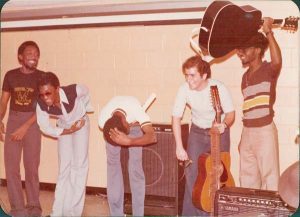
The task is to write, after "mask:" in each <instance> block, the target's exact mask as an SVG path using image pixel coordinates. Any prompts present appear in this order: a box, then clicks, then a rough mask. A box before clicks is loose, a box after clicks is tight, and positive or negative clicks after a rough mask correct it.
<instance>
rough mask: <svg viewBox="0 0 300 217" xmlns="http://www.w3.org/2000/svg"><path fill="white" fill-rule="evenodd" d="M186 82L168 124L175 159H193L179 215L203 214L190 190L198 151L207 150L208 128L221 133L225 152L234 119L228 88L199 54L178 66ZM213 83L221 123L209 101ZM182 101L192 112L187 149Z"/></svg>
mask: <svg viewBox="0 0 300 217" xmlns="http://www.w3.org/2000/svg"><path fill="white" fill-rule="evenodd" d="M182 71H183V74H184V76H185V80H186V82H185V83H184V84H182V85H181V86H180V88H179V90H178V93H177V96H176V99H175V104H174V107H173V113H172V128H173V133H174V137H175V141H176V155H177V158H178V160H181V161H186V160H191V161H192V162H193V163H192V164H191V165H190V166H188V167H187V168H186V169H185V175H186V185H185V193H184V200H183V210H182V215H183V216H204V215H207V214H208V213H207V212H204V211H202V210H200V209H198V208H196V207H195V206H194V205H193V201H192V192H193V187H194V184H195V181H196V179H197V174H198V165H197V162H198V158H199V156H200V155H201V154H203V153H206V152H210V146H211V145H210V144H211V140H210V138H211V136H210V129H211V128H212V127H213V128H215V129H214V130H218V131H219V133H220V134H221V147H220V149H221V151H226V152H229V150H230V134H229V128H230V126H231V125H232V124H233V122H234V118H235V111H234V107H233V104H232V99H231V96H230V93H229V91H228V89H227V88H226V87H225V86H224V84H223V83H221V82H220V81H217V80H214V79H211V78H210V76H211V70H210V65H209V64H208V63H207V62H206V61H204V60H202V58H201V57H200V56H193V57H190V58H189V59H187V60H186V61H185V63H184V64H183V66H182ZM211 86H217V87H218V90H219V95H220V102H221V106H222V109H223V114H222V116H221V123H219V124H217V123H214V119H215V116H216V112H215V110H214V108H213V105H212V102H211V94H210V87H211ZM186 105H188V106H189V107H190V109H191V112H192V123H191V128H190V133H189V138H188V146H187V150H185V149H184V147H183V143H182V138H181V127H180V126H181V118H182V116H183V113H184V110H185V107H186Z"/></svg>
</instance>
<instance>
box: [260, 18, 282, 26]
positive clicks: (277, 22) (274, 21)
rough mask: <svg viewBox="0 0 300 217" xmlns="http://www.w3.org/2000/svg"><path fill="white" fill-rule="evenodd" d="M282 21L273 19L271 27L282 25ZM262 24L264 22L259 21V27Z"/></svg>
mask: <svg viewBox="0 0 300 217" xmlns="http://www.w3.org/2000/svg"><path fill="white" fill-rule="evenodd" d="M283 21H284V20H283V19H274V20H273V25H281V24H282V23H283ZM263 23H264V20H261V21H260V25H263Z"/></svg>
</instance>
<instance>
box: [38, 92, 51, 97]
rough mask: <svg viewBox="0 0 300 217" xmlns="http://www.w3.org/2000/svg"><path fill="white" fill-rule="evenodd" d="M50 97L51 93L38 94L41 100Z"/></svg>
mask: <svg viewBox="0 0 300 217" xmlns="http://www.w3.org/2000/svg"><path fill="white" fill-rule="evenodd" d="M51 95H52V93H51V92H46V93H40V94H39V97H40V98H43V97H49V96H51Z"/></svg>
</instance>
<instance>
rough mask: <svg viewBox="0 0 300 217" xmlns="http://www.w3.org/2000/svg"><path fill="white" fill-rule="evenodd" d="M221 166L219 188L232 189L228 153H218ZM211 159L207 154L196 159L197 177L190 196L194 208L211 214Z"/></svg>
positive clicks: (232, 180)
mask: <svg viewBox="0 0 300 217" xmlns="http://www.w3.org/2000/svg"><path fill="white" fill-rule="evenodd" d="M220 159H221V164H222V166H223V171H222V172H221V174H220V187H224V186H226V187H233V186H235V184H234V179H233V177H232V174H231V173H230V155H229V153H228V152H221V153H220ZM212 172H213V170H212V158H211V155H210V154H209V153H204V154H202V155H200V156H199V158H198V177H197V180H196V182H195V185H194V188H193V194H192V200H193V204H194V206H195V207H197V208H199V209H201V210H204V211H206V212H211V210H212V204H211V201H212V200H211V192H210V191H211V187H210V185H211V183H212V180H211V174H210V173H212Z"/></svg>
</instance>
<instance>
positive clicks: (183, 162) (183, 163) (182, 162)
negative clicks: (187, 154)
mask: <svg viewBox="0 0 300 217" xmlns="http://www.w3.org/2000/svg"><path fill="white" fill-rule="evenodd" d="M192 163H193V161H192V160H191V159H187V160H184V161H180V162H179V165H180V166H183V167H184V168H187V167H188V166H190V165H191V164H192Z"/></svg>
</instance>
